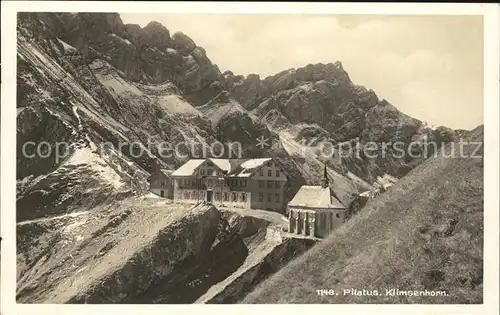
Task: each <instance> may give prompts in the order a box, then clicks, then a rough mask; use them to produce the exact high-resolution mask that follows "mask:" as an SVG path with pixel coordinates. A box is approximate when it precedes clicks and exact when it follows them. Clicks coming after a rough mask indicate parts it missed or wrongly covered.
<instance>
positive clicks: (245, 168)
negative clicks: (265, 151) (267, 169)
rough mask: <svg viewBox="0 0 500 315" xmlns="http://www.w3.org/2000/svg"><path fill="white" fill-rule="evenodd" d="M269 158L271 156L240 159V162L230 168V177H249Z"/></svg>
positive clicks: (269, 159)
mask: <svg viewBox="0 0 500 315" xmlns="http://www.w3.org/2000/svg"><path fill="white" fill-rule="evenodd" d="M271 160H272V158H259V159H248V160H241V164H240V165H239V166H238V167H236V168H235V169H234V170H232V172H231V174H229V175H230V176H232V177H250V176H252V175H253V174H254V173H255V172H256V171H258V170H259V169H260V168H261V167H262V166H264V165H265V164H266V163H267V162H269V161H271Z"/></svg>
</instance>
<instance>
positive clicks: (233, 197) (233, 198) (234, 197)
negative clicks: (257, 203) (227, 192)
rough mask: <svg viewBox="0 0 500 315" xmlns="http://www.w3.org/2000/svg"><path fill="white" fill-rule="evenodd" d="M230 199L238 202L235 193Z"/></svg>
mask: <svg viewBox="0 0 500 315" xmlns="http://www.w3.org/2000/svg"><path fill="white" fill-rule="evenodd" d="M231 197H232V198H231V201H238V195H237V194H236V193H232V195H231Z"/></svg>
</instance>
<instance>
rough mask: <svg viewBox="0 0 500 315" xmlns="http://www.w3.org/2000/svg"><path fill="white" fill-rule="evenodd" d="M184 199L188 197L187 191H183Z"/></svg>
mask: <svg viewBox="0 0 500 315" xmlns="http://www.w3.org/2000/svg"><path fill="white" fill-rule="evenodd" d="M184 199H189V192H188V191H185V192H184Z"/></svg>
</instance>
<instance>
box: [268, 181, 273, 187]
mask: <svg viewBox="0 0 500 315" xmlns="http://www.w3.org/2000/svg"><path fill="white" fill-rule="evenodd" d="M267 188H273V181H272V180H268V181H267Z"/></svg>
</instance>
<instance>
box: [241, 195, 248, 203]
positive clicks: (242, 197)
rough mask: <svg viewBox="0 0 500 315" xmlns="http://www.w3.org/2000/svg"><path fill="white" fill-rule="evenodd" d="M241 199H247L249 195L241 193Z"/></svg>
mask: <svg viewBox="0 0 500 315" xmlns="http://www.w3.org/2000/svg"><path fill="white" fill-rule="evenodd" d="M241 201H243V202H246V201H247V195H246V194H245V193H241Z"/></svg>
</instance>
